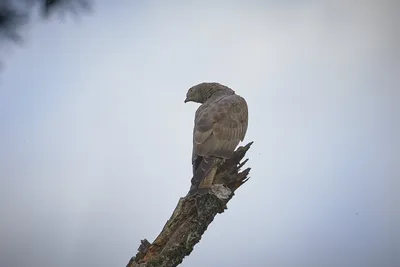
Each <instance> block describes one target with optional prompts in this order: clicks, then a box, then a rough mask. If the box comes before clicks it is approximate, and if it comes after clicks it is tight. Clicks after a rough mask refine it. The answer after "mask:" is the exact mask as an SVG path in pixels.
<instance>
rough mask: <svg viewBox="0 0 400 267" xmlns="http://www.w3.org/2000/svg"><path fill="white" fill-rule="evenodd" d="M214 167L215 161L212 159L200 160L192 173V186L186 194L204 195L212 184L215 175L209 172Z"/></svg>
mask: <svg viewBox="0 0 400 267" xmlns="http://www.w3.org/2000/svg"><path fill="white" fill-rule="evenodd" d="M197 163H198V162H197ZM214 166H215V161H214V159H213V158H209V157H202V158H201V162H200V163H199V164H198V167H197V168H196V170H195V171H194V174H193V177H192V180H191V183H192V185H191V187H190V190H189V193H188V194H189V195H194V194H196V193H205V192H206V191H207V190H208V188H209V187H210V186H211V184H212V182H213V176H214V175H215V173H213V172H211V170H212V169H213V168H214ZM209 174H211V175H209Z"/></svg>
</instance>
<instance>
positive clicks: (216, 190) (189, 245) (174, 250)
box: [127, 142, 253, 267]
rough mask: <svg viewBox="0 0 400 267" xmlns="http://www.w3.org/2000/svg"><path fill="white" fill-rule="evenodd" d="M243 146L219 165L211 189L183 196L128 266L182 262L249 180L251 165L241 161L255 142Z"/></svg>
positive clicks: (150, 266) (165, 266) (165, 265)
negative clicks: (161, 227)
mask: <svg viewBox="0 0 400 267" xmlns="http://www.w3.org/2000/svg"><path fill="white" fill-rule="evenodd" d="M252 143H253V142H251V143H249V144H247V145H246V146H244V147H239V148H238V149H237V150H236V151H235V153H234V155H233V156H232V158H231V159H229V160H227V161H225V162H224V163H223V164H221V165H220V166H219V167H218V170H217V174H216V176H215V179H214V183H213V186H212V189H211V192H210V193H208V194H205V195H195V196H191V197H188V196H186V197H182V198H180V200H179V202H178V205H177V206H176V208H175V210H174V212H173V213H172V215H171V218H170V219H169V220H168V221H167V222H166V224H165V226H164V228H163V229H162V231H161V233H160V234H159V235H158V237H157V238H156V239H155V240H154V242H153V243H152V244H150V243H149V242H148V241H147V240H146V239H144V240H142V241H141V245H140V247H139V248H138V252H137V254H136V256H135V257H132V258H131V260H130V261H129V263H128V265H127V267H156V266H157V267H173V266H177V265H178V264H180V263H181V262H182V260H183V258H184V257H185V256H188V255H189V254H190V253H191V252H192V250H193V248H194V246H195V245H196V244H197V243H198V242H199V241H200V239H201V236H202V235H203V234H204V232H205V231H206V230H207V227H208V225H209V224H210V223H211V222H212V221H213V220H214V217H215V216H216V215H217V214H218V213H222V212H224V210H225V209H226V208H227V207H226V204H227V203H228V202H229V200H230V199H231V198H232V197H233V195H234V192H235V190H236V189H238V188H239V187H240V186H241V185H242V184H244V183H245V182H246V181H247V180H248V174H249V172H250V168H247V169H245V170H244V171H240V168H241V167H243V165H244V164H245V163H246V162H247V159H246V160H244V161H243V162H241V160H242V159H243V157H244V156H245V154H246V152H247V150H249V148H250V146H251V144H252Z"/></svg>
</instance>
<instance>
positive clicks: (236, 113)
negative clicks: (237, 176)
mask: <svg viewBox="0 0 400 267" xmlns="http://www.w3.org/2000/svg"><path fill="white" fill-rule="evenodd" d="M190 101H192V102H196V103H201V104H202V105H201V106H200V107H199V108H198V109H197V111H196V115H195V119H194V129H193V152H192V165H193V178H192V180H191V183H192V185H191V188H190V190H189V193H188V194H189V195H194V194H196V193H199V194H204V193H207V192H208V190H209V188H210V187H211V185H212V183H213V179H214V176H215V173H216V170H217V168H216V167H217V164H218V163H220V162H222V161H223V160H225V159H229V158H230V157H231V156H232V154H233V152H234V151H235V148H236V147H237V145H238V144H239V142H240V141H243V139H244V137H245V135H246V131H247V125H248V109H247V103H246V100H244V98H243V97H241V96H239V95H237V94H235V91H233V90H232V89H230V88H229V87H227V86H224V85H222V84H219V83H216V82H211V83H207V82H204V83H200V84H197V85H195V86H193V87H191V88H190V89H189V90H188V92H187V94H186V99H185V103H186V102H190Z"/></svg>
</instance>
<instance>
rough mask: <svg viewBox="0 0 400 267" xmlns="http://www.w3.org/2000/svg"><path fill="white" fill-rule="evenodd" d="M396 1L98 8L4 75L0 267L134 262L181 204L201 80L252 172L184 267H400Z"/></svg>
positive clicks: (26, 49)
mask: <svg viewBox="0 0 400 267" xmlns="http://www.w3.org/2000/svg"><path fill="white" fill-rule="evenodd" d="M398 6H399V5H398V4H397V3H396V1H363V2H356V1H248V2H247V1H246V3H245V2H244V1H242V2H240V1H229V2H228V1H218V2H215V1H186V2H180V3H179V4H178V2H172V3H170V4H169V5H166V2H162V1H121V3H120V4H113V3H111V2H108V1H97V2H95V5H94V8H93V10H94V12H93V14H92V15H90V16H82V17H81V18H80V20H79V21H78V22H74V21H73V20H72V19H67V20H64V21H60V20H58V19H56V18H54V19H52V20H51V21H48V22H40V21H34V22H33V24H31V25H30V31H29V32H28V35H27V36H25V37H26V38H25V39H26V42H25V44H24V46H23V47H22V48H15V49H12V53H11V54H10V55H7V56H3V61H4V64H5V69H4V70H3V72H2V73H1V74H0V127H1V128H0V129H1V131H0V148H1V149H0V266H7V267H17V266H26V265H29V266H57V267H63V266H105V267H109V266H125V265H126V263H127V262H128V260H129V258H130V257H131V256H132V255H134V253H136V249H137V247H138V245H139V243H140V239H143V238H147V239H148V240H149V241H152V240H153V239H154V238H155V237H156V235H157V234H158V233H159V231H160V230H161V228H162V227H163V225H164V223H165V221H166V220H167V219H168V218H169V216H170V215H171V212H172V211H173V209H174V208H175V205H176V203H177V201H178V199H179V197H181V196H183V195H185V194H186V192H187V190H188V188H189V186H190V178H191V177H190V175H191V165H190V164H191V134H192V127H193V116H194V112H195V110H196V108H197V106H196V105H195V104H184V103H183V100H184V98H185V94H186V91H187V89H188V88H189V87H190V86H192V85H194V84H196V83H198V82H202V81H218V82H221V83H223V84H225V85H227V86H230V87H232V88H233V89H234V90H235V91H236V92H237V93H238V94H240V95H242V96H243V97H245V98H246V99H247V101H248V104H249V112H250V115H249V116H250V117H249V119H250V121H249V123H250V124H249V130H248V133H247V137H246V140H245V141H246V142H249V141H252V140H254V141H255V143H254V145H253V147H252V148H251V150H250V151H249V153H248V156H249V157H250V161H249V163H248V166H249V167H252V171H251V179H250V180H249V182H248V183H246V184H245V185H244V186H243V187H242V188H240V189H239V190H238V192H237V194H236V196H235V198H234V199H233V200H232V201H231V202H230V203H229V206H228V210H227V211H226V212H225V213H224V214H222V215H219V216H217V218H216V219H215V221H214V222H213V223H212V225H211V226H210V227H209V229H208V230H207V232H206V234H205V235H204V236H203V238H202V240H201V242H200V243H199V244H198V245H197V246H196V247H195V249H194V251H193V252H192V254H191V255H190V256H189V257H188V258H186V259H185V260H184V262H183V263H182V265H181V266H183V267H185V266H188V267H189V266H190V267H200V266H210V267H211V266H255V267H258V266H274V267H299V266H307V267H310V266H319V267H339V266H340V267H376V266H379V267H396V266H400V192H399V191H400V182H399V177H400V141H399V136H400V120H399V114H400V107H399V104H398V103H399V100H400V92H399V89H398V88H399V77H400V71H399V70H400V61H399V60H400V52H399V47H400V37H399V32H398V29H399V26H400V25H399V18H398V14H399V9H398Z"/></svg>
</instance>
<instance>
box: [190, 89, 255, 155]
mask: <svg viewBox="0 0 400 267" xmlns="http://www.w3.org/2000/svg"><path fill="white" fill-rule="evenodd" d="M247 125H248V109H247V103H246V101H245V100H244V99H243V98H242V97H240V96H238V95H229V96H225V97H223V98H221V99H218V100H216V101H214V102H213V103H211V104H210V105H209V106H208V107H207V108H205V109H204V110H202V112H199V113H198V114H197V115H196V119H195V128H194V131H193V150H194V152H195V153H196V154H197V155H199V156H203V157H208V156H213V157H220V158H230V157H231V155H232V153H233V152H234V150H235V148H236V146H237V145H238V144H239V142H240V141H242V140H243V139H244V136H245V135H246V131H247Z"/></svg>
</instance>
